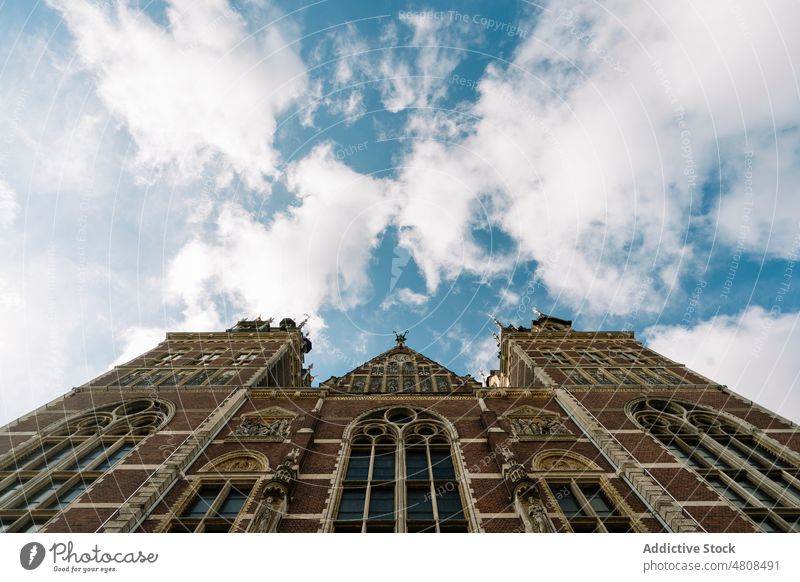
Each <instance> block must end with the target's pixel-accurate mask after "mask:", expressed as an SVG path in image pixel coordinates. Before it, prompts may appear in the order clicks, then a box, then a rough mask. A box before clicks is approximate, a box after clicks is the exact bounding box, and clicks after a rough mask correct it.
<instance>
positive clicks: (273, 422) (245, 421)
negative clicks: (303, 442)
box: [229, 406, 295, 442]
mask: <svg viewBox="0 0 800 582" xmlns="http://www.w3.org/2000/svg"><path fill="white" fill-rule="evenodd" d="M294 419H295V415H294V414H292V413H291V412H289V411H288V410H284V409H283V408H279V407H277V406H274V407H272V408H268V409H266V410H259V411H257V412H251V413H247V414H243V415H242V416H241V417H240V423H239V426H238V427H237V428H236V429H235V430H234V431H233V432H232V433H231V434H230V437H229V438H231V439H233V440H246V441H247V440H252V441H273V442H280V441H284V440H286V439H287V438H289V434H290V427H291V424H292V421H293V420H294Z"/></svg>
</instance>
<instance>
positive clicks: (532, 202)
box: [401, 0, 800, 314]
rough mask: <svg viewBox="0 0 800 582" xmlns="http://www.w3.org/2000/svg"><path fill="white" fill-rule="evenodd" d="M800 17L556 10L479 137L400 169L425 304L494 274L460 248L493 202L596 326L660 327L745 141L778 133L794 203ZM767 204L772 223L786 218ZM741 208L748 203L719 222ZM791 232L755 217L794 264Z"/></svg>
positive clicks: (737, 8)
mask: <svg viewBox="0 0 800 582" xmlns="http://www.w3.org/2000/svg"><path fill="white" fill-rule="evenodd" d="M799 12H800V9H799V8H798V6H797V4H796V3H792V2H777V3H774V4H772V3H770V4H769V7H767V5H766V4H761V3H742V2H739V3H731V2H708V3H704V4H702V6H700V7H698V6H696V5H694V4H689V3H688V2H678V3H672V4H669V5H665V6H659V7H658V8H657V11H656V10H655V9H653V8H652V7H649V6H647V5H644V4H641V3H638V2H634V1H632V0H619V1H616V2H611V3H609V4H604V5H602V6H600V5H598V4H596V3H592V2H583V3H580V4H578V5H571V9H570V10H562V11H558V10H550V11H544V12H543V13H542V15H541V17H540V19H539V21H538V22H537V26H536V31H535V34H534V35H532V36H531V37H530V38H529V39H528V40H527V41H526V42H524V43H523V44H522V45H521V46H520V47H519V49H518V51H517V53H516V55H515V57H514V59H513V62H512V63H511V64H510V65H508V66H505V65H503V64H502V63H499V62H497V63H493V64H491V65H490V66H489V67H488V68H487V72H486V74H485V75H484V76H483V78H482V79H481V80H480V82H479V83H477V84H476V86H477V91H478V96H477V97H478V99H477V102H476V103H475V104H474V105H472V106H471V107H468V108H467V109H466V113H467V114H471V115H474V116H475V118H476V119H477V121H476V122H475V123H473V124H472V126H471V128H470V131H469V132H468V134H467V137H466V138H463V139H460V140H456V141H455V143H448V144H443V143H440V142H437V141H435V139H436V138H435V137H431V139H429V140H426V141H423V142H415V143H414V146H413V149H412V150H411V153H410V155H409V156H408V157H407V158H406V159H405V160H404V166H405V167H407V168H411V169H410V170H406V172H405V173H406V174H407V175H408V178H404V179H402V180H401V182H402V189H403V191H404V193H405V194H406V195H408V196H409V199H410V201H411V202H410V204H409V210H408V211H407V214H411V215H412V216H411V222H412V223H414V228H413V230H411V232H410V233H408V234H407V235H406V236H405V238H404V239H403V240H404V243H405V244H406V245H408V246H409V248H411V249H413V253H414V258H415V260H416V261H417V262H418V264H419V265H420V266H421V268H422V270H423V272H424V274H425V276H426V279H427V281H428V284H429V287H430V288H435V286H436V284H437V282H438V279H437V276H438V274H439V273H444V274H445V275H446V276H448V277H453V276H454V275H455V274H457V268H456V266H457V265H461V264H465V265H467V268H468V269H471V270H475V268H476V264H475V263H476V260H477V262H480V261H481V260H483V259H484V257H481V255H480V254H475V253H474V252H473V250H474V249H472V248H470V245H469V239H465V237H464V234H465V233H466V232H468V230H469V228H470V227H473V226H474V224H475V221H476V217H477V216H479V212H480V210H482V209H479V208H478V205H477V202H478V201H480V202H481V203H482V205H483V206H484V207H485V209H486V216H487V220H486V222H487V223H491V224H494V225H499V226H500V228H501V229H502V230H503V231H505V232H506V233H507V234H509V235H511V237H512V238H513V239H514V240H515V241H516V242H517V243H518V245H519V250H520V253H521V257H520V258H521V259H523V260H528V259H531V258H532V259H534V260H536V261H537V263H538V275H539V276H540V277H541V278H542V279H543V280H544V282H545V283H546V285H547V286H548V289H549V291H550V292H551V294H552V295H554V296H556V297H557V298H558V299H559V300H561V301H563V302H565V303H566V304H567V305H569V306H571V307H578V308H580V307H583V308H585V309H587V310H588V311H590V312H594V313H611V314H626V313H631V312H641V313H644V312H656V311H657V310H658V309H660V307H661V304H662V301H663V299H664V297H665V296H666V295H667V293H668V291H669V289H670V288H671V287H672V286H673V285H674V284H675V283H676V282H677V280H678V277H679V276H680V274H681V270H682V267H684V266H685V265H687V264H691V263H692V262H693V261H695V260H696V259H697V257H696V250H695V248H694V246H693V242H694V240H695V239H692V240H689V241H687V240H686V239H685V234H686V231H687V229H688V227H689V225H690V222H691V221H692V220H693V218H692V216H691V215H692V213H697V209H698V208H700V207H702V204H701V198H702V191H701V186H702V181H703V179H704V177H705V176H707V175H708V174H709V173H711V172H712V171H713V168H714V162H715V160H716V159H717V150H718V149H720V150H721V148H723V147H727V148H728V149H730V150H732V151H727V152H721V151H720V153H721V154H723V153H724V154H727V155H729V156H731V155H732V156H735V155H736V154H737V153H738V152H741V151H743V147H744V146H743V144H741V143H734V142H736V140H739V142H741V141H742V136H744V135H745V132H747V133H748V134H750V135H755V133H757V132H766V133H767V134H770V132H772V133H774V132H776V131H777V130H781V131H783V133H782V136H781V139H782V141H783V143H784V146H783V148H784V156H783V158H782V159H781V160H779V159H777V158H776V159H773V160H770V159H769V158H768V157H767V156H765V155H763V153H764V152H761V154H762V155H761V158H760V159H761V163H762V164H763V166H764V172H772V173H773V174H775V175H776V176H777V177H776V178H775V180H780V184H782V185H784V186H781V189H778V191H781V192H782V194H781V199H782V200H783V199H789V198H791V197H792V196H793V189H794V186H793V185H792V184H793V182H792V181H794V182H796V181H797V180H796V177H795V174H796V167H797V164H796V163H793V161H794V158H793V157H792V154H789V153H787V152H789V151H790V150H792V148H795V150H796V148H797V140H796V135H795V134H794V133H791V132H788V131H787V129H788V128H789V127H791V126H793V125H795V124H796V123H797V119H798V117H797V111H798V107H797V105H798V103H797V101H798V94H797V90H796V86H795V84H794V83H791V82H787V75H789V77H791V76H792V75H793V73H792V71H793V70H794V68H796V67H795V62H796V61H797V59H798V57H800V38H798V37H797V35H794V34H792V33H791V31H789V30H787V29H786V28H785V27H786V26H787V23H789V22H793V21H795V20H797V19H798V18H800V13H799ZM743 39H744V42H743ZM460 119H463V117H460ZM423 137H424V136H423ZM731 143H734V145H733V147H732V148H731V146H730V145H728V144H731ZM420 168H421V169H422V170H423V171H419V169H420ZM775 183H776V184H777V182H775ZM787 183H788V186H785V184H787ZM772 185H773V184H772V183H768V184H767V190H770V189H771V186H772ZM773 190H774V188H773ZM432 192H435V193H436V195H437V198H436V199H435V202H434V198H433V196H432V194H431V193H432ZM487 195H488V196H487ZM416 200H421V201H423V205H424V209H423V210H422V211H421V212H420V211H419V210H416V206H415V201H416ZM768 202H769V194H767V199H766V200H764V201H763V204H762V207H763V208H762V209H763V212H764V213H767V212H768V211H769V210H771V209H772V208H775V207H780V203H779V204H778V205H777V206H773V205H771V204H769V203H768ZM730 204H733V205H736V204H738V201H737V199H736V197H735V196H729V197H726V198H723V200H722V208H723V212H725V211H726V207H727V206H728V205H730ZM794 206H795V204H794V202H791V203H789V204H788V205H787V207H789V208H792V207H794ZM445 207H446V208H445ZM435 211H439V212H442V213H443V221H442V222H440V221H439V216H437V217H436V219H433V218H432V217H431V216H430V214H432V213H433V212H435ZM791 216H793V214H792V213H791V212H788V213H786V215H785V217H775V215H774V214H763V213H762V214H759V217H758V222H759V228H760V230H761V232H762V234H763V233H764V232H769V233H770V234H771V235H772V236H773V237H778V238H780V239H781V241H782V244H781V245H780V248H782V249H784V250H783V252H784V253H785V252H786V250H785V249H787V248H788V247H787V244H786V240H792V238H793V237H794V236H795V235H796V232H797V225H795V224H793V221H792V219H791V218H790V217H791ZM712 218H713V217H712ZM776 230H777V231H780V232H776ZM710 231H711V229H709V232H710ZM695 232H696V230H695ZM764 240H765V237H764V236H761V237H760V242H761V244H763V241H764ZM462 241H464V242H463V243H462ZM776 246H778V245H776ZM471 259H472V260H471Z"/></svg>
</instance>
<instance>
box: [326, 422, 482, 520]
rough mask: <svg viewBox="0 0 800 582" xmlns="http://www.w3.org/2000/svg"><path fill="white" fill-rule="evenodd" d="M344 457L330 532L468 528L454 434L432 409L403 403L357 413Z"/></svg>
mask: <svg viewBox="0 0 800 582" xmlns="http://www.w3.org/2000/svg"><path fill="white" fill-rule="evenodd" d="M346 459H347V462H346V464H345V466H344V467H343V469H342V470H341V472H340V476H339V479H340V482H339V486H338V491H339V494H338V499H337V503H336V504H335V506H334V510H333V511H334V515H333V519H332V526H331V528H330V529H332V531H336V532H406V531H407V532H431V533H432V532H466V531H469V525H468V524H469V519H468V517H467V512H466V511H465V504H464V501H463V497H462V495H463V491H464V488H463V487H462V485H461V477H460V472H459V471H458V469H457V467H456V464H455V463H454V461H453V451H452V444H451V440H450V437H449V435H448V432H447V430H446V429H445V427H444V425H443V423H442V421H441V420H439V419H438V418H436V417H435V416H434V415H433V414H431V413H429V412H425V411H418V410H414V409H411V408H405V407H402V408H400V407H398V408H391V409H388V410H380V411H376V412H374V413H372V414H370V415H368V416H367V417H365V418H362V419H360V420H359V421H357V423H356V425H355V426H354V427H352V430H351V437H350V445H349V447H348V449H347V450H346ZM401 467H404V468H405V469H404V470H401Z"/></svg>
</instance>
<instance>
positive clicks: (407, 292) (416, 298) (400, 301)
mask: <svg viewBox="0 0 800 582" xmlns="http://www.w3.org/2000/svg"><path fill="white" fill-rule="evenodd" d="M428 299H430V297H429V296H428V295H425V294H424V293H417V292H416V291H412V290H411V289H408V288H406V287H401V288H400V289H396V290H395V291H394V292H393V293H391V294H389V295H387V297H386V299H384V300H383V301H382V302H381V309H383V310H384V311H386V310H388V309H391V308H392V307H394V306H395V305H408V306H411V307H420V306H422V305H425V304H426V303H427V302H428Z"/></svg>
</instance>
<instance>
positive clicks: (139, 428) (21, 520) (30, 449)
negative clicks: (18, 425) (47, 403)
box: [0, 398, 171, 531]
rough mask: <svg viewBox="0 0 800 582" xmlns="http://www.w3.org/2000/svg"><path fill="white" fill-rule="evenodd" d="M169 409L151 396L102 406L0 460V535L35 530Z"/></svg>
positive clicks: (155, 425) (166, 415)
mask: <svg viewBox="0 0 800 582" xmlns="http://www.w3.org/2000/svg"><path fill="white" fill-rule="evenodd" d="M170 410H171V407H170V406H169V405H168V404H167V403H165V402H162V401H160V400H155V399H150V398H142V399H136V400H130V401H128V402H123V403H119V402H118V403H115V404H109V405H105V406H101V407H98V408H95V409H94V410H92V411H91V412H87V413H85V414H81V415H78V416H75V417H73V418H70V419H69V420H67V421H66V422H64V423H61V424H60V425H58V426H56V427H55V428H54V429H52V430H50V431H49V432H47V433H46V434H43V435H41V436H40V437H38V438H37V439H35V440H34V441H33V442H32V443H29V444H26V445H24V446H23V447H18V448H16V449H13V450H12V451H11V452H10V453H8V454H6V455H4V456H3V457H0V523H2V531H38V530H39V529H40V528H41V527H42V526H44V524H45V523H46V522H47V521H49V520H50V519H52V518H53V517H54V516H56V515H57V514H58V513H59V512H60V511H63V510H64V509H66V508H67V506H68V505H69V504H70V503H72V502H73V501H74V500H75V499H77V498H78V497H79V496H80V495H81V494H82V493H83V492H84V491H85V490H86V489H87V488H88V487H89V486H90V485H91V484H92V483H93V482H94V481H95V480H96V479H97V478H98V477H100V476H101V475H102V474H103V473H104V472H106V471H107V470H108V469H110V468H111V467H112V466H114V465H115V464H116V463H118V462H120V461H121V460H122V459H123V458H124V457H125V456H126V455H128V453H130V452H131V451H132V450H133V448H134V447H135V446H136V444H137V443H138V442H139V441H140V440H141V439H142V438H144V437H145V436H147V435H149V434H151V433H152V432H154V431H156V430H158V428H160V427H161V426H162V425H163V424H164V423H165V422H166V420H167V418H169V416H170Z"/></svg>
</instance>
